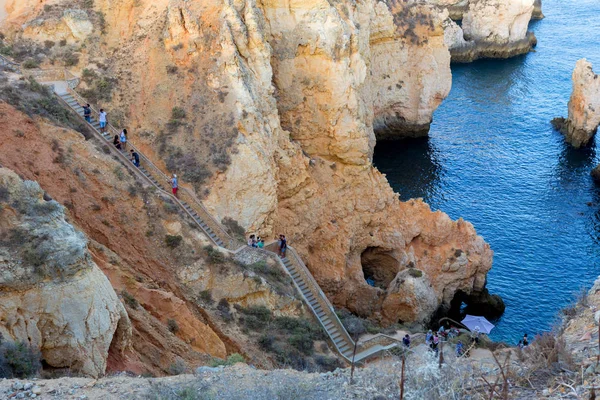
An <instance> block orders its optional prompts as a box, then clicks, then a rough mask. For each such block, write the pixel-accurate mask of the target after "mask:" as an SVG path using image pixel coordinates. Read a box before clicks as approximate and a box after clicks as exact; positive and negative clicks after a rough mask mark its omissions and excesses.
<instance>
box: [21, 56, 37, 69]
mask: <svg viewBox="0 0 600 400" xmlns="http://www.w3.org/2000/svg"><path fill="white" fill-rule="evenodd" d="M21 65H22V66H23V68H25V69H33V68H37V67H39V66H40V63H39V61H37V60H35V59H33V58H29V59H27V60H25V62H24V63H23V64H21Z"/></svg>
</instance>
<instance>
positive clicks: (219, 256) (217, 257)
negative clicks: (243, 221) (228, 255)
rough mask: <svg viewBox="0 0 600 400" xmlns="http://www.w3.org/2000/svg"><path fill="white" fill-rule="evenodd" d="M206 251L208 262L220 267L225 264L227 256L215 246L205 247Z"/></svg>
mask: <svg viewBox="0 0 600 400" xmlns="http://www.w3.org/2000/svg"><path fill="white" fill-rule="evenodd" d="M204 250H205V251H206V255H207V257H208V262H209V263H210V264H212V265H219V264H224V263H225V255H224V254H223V253H221V252H220V251H219V250H217V249H215V248H214V247H213V246H205V247H204Z"/></svg>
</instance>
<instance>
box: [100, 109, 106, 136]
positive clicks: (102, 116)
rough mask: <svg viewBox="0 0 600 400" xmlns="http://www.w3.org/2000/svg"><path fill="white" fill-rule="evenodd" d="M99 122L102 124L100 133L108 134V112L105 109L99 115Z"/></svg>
mask: <svg viewBox="0 0 600 400" xmlns="http://www.w3.org/2000/svg"><path fill="white" fill-rule="evenodd" d="M98 122H99V123H100V132H102V133H105V132H106V111H104V109H103V108H101V109H100V112H99V113H98Z"/></svg>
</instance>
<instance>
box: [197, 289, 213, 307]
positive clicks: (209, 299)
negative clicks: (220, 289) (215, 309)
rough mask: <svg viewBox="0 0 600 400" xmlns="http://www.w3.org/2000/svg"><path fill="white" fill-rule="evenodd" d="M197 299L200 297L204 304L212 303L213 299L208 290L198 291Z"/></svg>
mask: <svg viewBox="0 0 600 400" xmlns="http://www.w3.org/2000/svg"><path fill="white" fill-rule="evenodd" d="M198 299H200V300H201V301H203V302H204V303H206V304H212V303H214V300H213V298H212V294H211V293H210V290H203V291H201V292H200V293H198Z"/></svg>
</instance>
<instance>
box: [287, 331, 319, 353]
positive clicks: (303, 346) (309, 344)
mask: <svg viewBox="0 0 600 400" xmlns="http://www.w3.org/2000/svg"><path fill="white" fill-rule="evenodd" d="M288 341H289V343H290V344H291V345H292V346H293V347H295V348H296V349H297V350H298V351H300V352H302V353H304V354H306V355H311V354H312V353H313V352H314V348H313V340H312V338H311V337H310V336H308V335H303V334H294V335H292V336H291V337H290V338H289V339H288Z"/></svg>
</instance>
